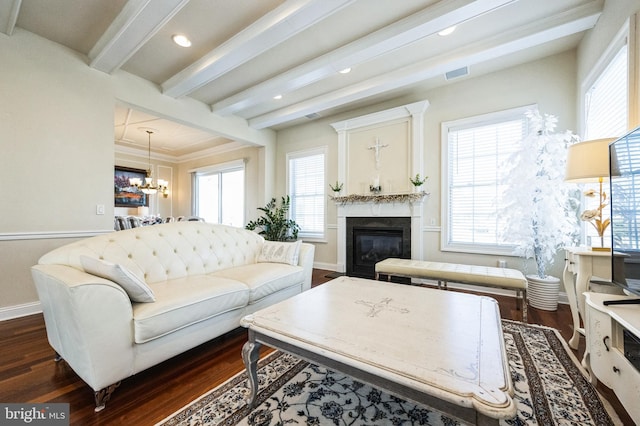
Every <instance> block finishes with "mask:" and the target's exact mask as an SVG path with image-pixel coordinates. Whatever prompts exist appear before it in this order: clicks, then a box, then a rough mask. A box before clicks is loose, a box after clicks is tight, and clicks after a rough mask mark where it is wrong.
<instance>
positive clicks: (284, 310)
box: [241, 277, 516, 425]
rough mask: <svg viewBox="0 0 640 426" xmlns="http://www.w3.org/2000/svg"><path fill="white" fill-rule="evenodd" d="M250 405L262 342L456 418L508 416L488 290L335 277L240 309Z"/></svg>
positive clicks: (500, 344) (505, 377)
mask: <svg viewBox="0 0 640 426" xmlns="http://www.w3.org/2000/svg"><path fill="white" fill-rule="evenodd" d="M241 324H242V325H243V326H244V327H246V328H248V329H249V333H248V334H249V341H248V342H247V343H245V345H244V347H243V349H242V357H243V360H244V363H245V366H246V368H247V371H248V372H249V381H250V386H251V395H250V401H249V405H250V406H251V407H253V403H254V400H255V397H256V395H257V388H258V381H257V372H256V367H257V361H258V357H259V348H260V346H261V345H262V344H265V345H268V346H271V347H274V348H277V349H281V350H284V351H286V352H290V353H292V354H295V355H298V356H300V357H302V358H304V359H306V360H308V361H311V362H314V363H318V364H322V365H324V366H326V367H328V368H331V369H335V370H338V371H341V372H342V373H345V374H348V375H351V376H352V377H354V378H356V379H358V380H361V381H363V382H367V383H369V384H371V385H372V386H376V387H379V388H382V389H385V390H386V391H388V392H390V393H392V394H394V395H396V396H398V397H402V398H408V399H411V400H413V401H415V402H418V403H420V404H424V405H427V406H430V407H432V408H435V409H437V410H440V411H442V412H444V413H446V414H448V415H451V416H453V417H457V418H459V419H461V420H463V421H466V422H469V423H476V424H483V425H484V424H498V419H505V418H511V417H513V416H515V413H516V407H515V402H514V401H513V399H512V395H513V387H512V384H511V377H510V374H509V367H508V363H507V356H506V353H505V348H504V340H503V337H502V327H501V323H500V314H499V311H498V304H497V302H496V301H495V300H494V299H491V298H489V297H482V296H475V295H471V294H465V293H456V292H450V291H438V290H435V289H429V288H420V287H414V286H408V285H401V284H392V283H386V282H381V281H373V280H365V279H360V278H349V277H341V278H338V279H335V280H332V281H329V282H328V283H326V284H323V285H321V286H318V287H315V288H313V289H311V290H309V291H306V292H304V293H301V294H299V295H296V296H294V297H292V298H290V299H287V300H285V301H283V302H280V303H277V304H275V305H272V306H270V307H268V308H265V309H262V310H260V311H258V312H256V313H254V314H252V315H248V316H246V317H245V318H243V320H242V321H241Z"/></svg>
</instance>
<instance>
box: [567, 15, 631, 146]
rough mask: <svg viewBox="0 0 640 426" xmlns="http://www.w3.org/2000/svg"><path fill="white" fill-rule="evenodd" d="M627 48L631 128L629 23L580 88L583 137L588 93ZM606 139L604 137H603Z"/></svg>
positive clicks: (628, 110) (585, 129) (629, 99)
mask: <svg viewBox="0 0 640 426" xmlns="http://www.w3.org/2000/svg"><path fill="white" fill-rule="evenodd" d="M624 46H626V47H627V129H628V127H629V121H630V114H631V95H632V93H631V90H629V88H630V87H631V86H632V78H633V77H632V75H631V73H630V72H629V71H630V69H631V67H630V64H631V62H632V56H631V52H630V49H629V21H627V22H626V23H625V25H624V26H623V27H622V29H621V30H620V31H619V32H618V34H617V35H616V37H615V38H614V39H613V41H612V42H611V44H609V46H608V47H607V49H606V50H605V52H604V53H603V54H602V56H601V57H600V59H598V61H597V62H596V64H595V66H594V67H593V69H592V70H591V72H590V73H589V74H588V76H587V78H585V80H584V81H583V82H582V84H581V87H580V103H579V109H580V125H581V131H580V134H581V135H582V136H583V139H584V136H585V135H586V132H587V117H586V102H587V92H589V91H590V90H591V87H592V86H593V85H594V84H595V83H596V82H597V81H598V79H599V78H600V77H601V76H602V74H603V73H604V72H605V70H606V69H607V67H608V66H609V65H610V64H611V62H612V61H613V59H614V58H615V57H616V55H617V54H618V52H619V51H620V49H622V47H624ZM623 134H624V133H622V134H620V135H609V136H612V137H614V136H622V135H623ZM602 137H604V136H602Z"/></svg>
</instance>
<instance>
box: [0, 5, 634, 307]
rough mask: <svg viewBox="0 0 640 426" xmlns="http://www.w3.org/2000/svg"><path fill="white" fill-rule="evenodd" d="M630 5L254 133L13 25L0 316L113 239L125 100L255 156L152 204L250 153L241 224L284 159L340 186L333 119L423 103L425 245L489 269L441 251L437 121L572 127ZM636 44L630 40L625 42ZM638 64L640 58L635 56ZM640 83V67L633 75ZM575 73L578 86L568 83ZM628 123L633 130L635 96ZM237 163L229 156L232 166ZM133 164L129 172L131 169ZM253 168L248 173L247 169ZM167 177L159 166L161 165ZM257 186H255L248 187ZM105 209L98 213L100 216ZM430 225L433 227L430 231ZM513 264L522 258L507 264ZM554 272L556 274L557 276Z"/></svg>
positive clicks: (326, 245) (178, 207) (0, 97)
mask: <svg viewBox="0 0 640 426" xmlns="http://www.w3.org/2000/svg"><path fill="white" fill-rule="evenodd" d="M637 9H638V2H637V0H615V1H612V0H608V1H606V2H605V10H604V13H603V15H602V16H601V18H600V20H599V22H598V24H597V26H596V28H595V29H594V30H592V31H589V32H587V34H586V36H585V38H584V40H583V42H582V43H581V45H580V47H579V49H578V52H577V54H576V52H566V53H562V54H559V55H555V56H552V57H549V58H546V59H543V60H540V61H536V62H533V63H530V64H526V65H522V66H517V67H514V68H511V69H509V70H506V71H502V72H498V73H494V74H491V75H486V76H477V77H473V68H472V69H471V72H472V74H471V76H472V77H471V78H467V79H465V80H461V81H460V82H457V83H453V84H449V85H447V86H445V87H442V88H439V89H435V90H426V89H425V90H417V91H415V92H414V93H412V94H411V95H409V96H406V97H404V98H402V99H397V100H395V101H393V102H387V103H384V104H379V105H376V106H373V107H369V108H363V109H359V110H356V111H351V112H349V113H344V114H340V115H337V116H334V117H328V118H321V119H319V120H317V121H313V122H311V123H309V124H306V125H301V126H297V127H294V128H291V129H287V130H282V131H280V132H278V134H277V144H276V135H275V133H274V132H271V131H257V130H254V129H251V128H249V127H248V126H247V124H246V122H245V121H244V120H241V119H237V118H235V119H234V118H229V119H223V118H221V117H217V116H215V115H213V114H211V112H210V109H209V108H208V106H206V105H203V104H200V103H198V102H196V101H193V100H189V99H179V100H175V99H171V98H169V97H167V96H163V95H162V94H161V93H160V92H159V90H158V88H157V86H156V85H154V84H151V83H149V82H146V81H143V80H140V79H138V78H136V77H134V76H132V75H130V74H127V73H125V72H122V71H118V72H116V73H114V75H107V74H104V73H102V72H99V71H96V70H92V69H91V68H89V67H88V66H87V58H85V57H83V56H82V55H79V54H78V53H77V52H73V51H71V50H69V49H66V48H63V47H61V46H59V45H57V44H55V43H52V42H49V41H47V40H44V39H41V38H39V37H37V36H35V35H32V34H30V33H28V32H26V31H23V30H21V29H19V28H17V29H16V31H15V32H14V34H13V35H12V36H10V37H8V36H4V35H0V63H1V64H2V66H1V67H0V152H1V153H2V155H0V197H1V198H0V199H1V200H2V202H0V218H1V219H0V270H1V271H2V272H3V273H2V276H1V277H0V319H2V318H6V317H11V316H16V315H20V314H23V313H28V311H29V310H30V309H31V310H32V309H33V308H32V307H33V306H36V307H37V297H36V294H35V290H34V287H33V283H32V281H31V277H30V273H29V267H30V266H31V265H33V264H34V263H36V262H37V259H38V258H39V257H40V256H41V255H42V254H43V253H45V252H47V251H49V250H51V249H52V248H54V247H57V246H59V245H62V244H65V243H67V242H71V241H74V240H76V239H78V238H82V237H84V236H87V235H92V234H96V233H100V232H110V230H111V229H112V226H113V219H112V217H113V214H114V208H113V189H112V176H113V166H114V163H115V162H116V158H117V161H118V162H120V161H122V165H127V164H131V165H133V166H134V167H135V165H137V164H139V162H140V161H141V159H140V158H137V159H136V158H132V157H126V156H120V155H118V156H115V154H114V144H113V136H114V135H113V109H114V105H115V103H116V102H122V103H125V104H127V105H131V106H133V107H135V108H139V109H141V110H143V111H148V112H151V113H155V114H157V115H159V116H162V117H165V118H170V119H174V120H176V121H180V122H183V123H185V124H188V125H196V126H197V127H199V128H202V129H210V130H212V131H217V132H220V133H221V134H223V135H226V136H228V137H230V138H232V139H237V140H241V141H247V142H250V143H253V144H254V145H256V146H258V147H261V148H251V149H247V150H243V151H244V152H237V153H233V154H231V153H229V154H225V155H222V156H220V157H219V156H215V158H214V157H212V158H205V159H202V160H199V161H197V162H195V161H194V162H186V163H183V164H175V163H174V164H165V163H163V162H162V161H160V162H154V166H167V167H171V171H172V173H173V181H172V197H171V200H170V201H168V202H169V206H167V205H164V204H162V205H159V207H158V209H159V211H160V213H161V214H163V215H165V214H166V213H165V211H166V210H165V209H167V208H168V209H169V211H171V212H172V213H173V215H175V216H177V215H181V214H189V206H190V180H189V178H188V172H187V170H189V169H191V168H195V167H197V165H200V164H205V163H206V164H215V163H219V162H224V161H229V160H230V159H234V158H238V157H237V156H242V157H244V156H246V157H247V158H249V161H248V169H247V170H248V171H247V173H248V181H251V182H253V183H252V184H251V185H248V193H247V215H248V216H249V217H248V218H247V219H250V218H251V214H252V213H253V214H256V212H255V208H256V207H257V206H260V205H263V204H264V203H265V202H266V201H267V200H268V199H269V198H271V197H272V196H276V197H277V196H280V195H284V193H285V170H286V169H285V157H286V153H287V152H292V151H297V150H301V149H306V148H312V147H318V146H327V147H328V151H327V152H328V158H327V175H326V176H327V182H328V183H329V182H335V180H336V178H337V174H338V171H337V161H338V158H337V148H336V143H337V135H336V133H335V131H334V130H333V129H332V128H331V126H330V125H329V124H330V123H331V122H335V121H339V120H344V119H347V118H351V117H355V116H360V115H364V114H368V113H371V112H376V111H380V110H384V109H388V108H392V107H395V106H398V105H403V104H407V103H410V102H414V101H416V100H423V99H427V100H429V101H430V102H431V106H430V107H429V109H428V110H427V112H426V113H425V138H424V141H423V143H424V158H423V161H424V166H425V173H426V174H427V175H429V176H430V178H429V180H428V181H427V184H426V187H425V189H426V190H427V191H430V192H431V196H430V197H429V198H428V200H427V201H426V202H425V205H424V209H425V210H424V215H425V222H426V223H425V224H423V225H424V226H423V231H424V232H423V238H424V243H425V248H426V250H425V253H426V257H427V258H432V259H441V260H451V261H453V260H455V261H461V262H468V263H478V264H487V265H493V264H495V261H496V258H495V257H492V256H477V255H465V254H455V253H444V252H441V251H440V250H439V247H440V243H439V241H440V232H439V229H438V226H439V224H440V210H441V209H440V196H441V194H440V190H439V188H440V177H439V174H440V123H441V122H442V121H448V120H454V119H457V118H463V117H467V116H470V115H475V114H482V113H486V112H490V111H497V110H502V109H505V108H511V107H515V106H521V105H526V104H529V103H538V105H539V107H540V109H541V110H542V111H544V112H547V113H552V114H556V115H558V116H559V117H560V123H559V128H561V129H565V128H570V129H576V128H577V126H578V116H577V111H578V106H577V105H578V102H577V99H578V88H579V87H580V84H581V82H582V81H583V80H584V79H585V78H586V76H587V75H588V73H589V72H590V70H591V68H592V67H593V66H594V64H595V63H596V62H597V61H598V59H599V58H600V56H601V55H602V53H603V52H604V51H605V50H606V48H607V46H608V44H609V43H610V41H611V39H612V38H613V37H614V36H615V34H616V33H617V32H618V30H619V28H620V27H621V26H622V24H623V23H624V21H625V20H626V19H627V17H628V16H629V15H631V14H632V13H633V12H636V11H637ZM633 42H634V43H636V45H635V46H636V50H637V39H636V40H633ZM634 60H635V61H636V62H637V61H638V59H637V56H636V58H635V59H634ZM634 72H635V75H636V81H638V74H639V73H640V67H636V70H635V71H634ZM576 76H577V78H576ZM632 102H635V105H637V106H636V108H635V115H634V117H632V120H634V121H635V123H640V119H639V118H640V117H638V115H639V114H638V110H640V98H639V97H638V96H637V91H636V96H635V98H634V99H632ZM232 157H233V158H232ZM134 163H135V164H134ZM249 164H250V166H249ZM161 170H165V171H166V170H167V169H161ZM253 185H255V186H253ZM97 204H103V205H104V206H105V208H106V210H105V215H103V216H102V215H96V205H97ZM326 207H327V217H328V220H327V225H328V229H327V241H326V242H323V243H317V244H316V265H317V266H320V267H326V268H329V269H330V268H331V267H332V265H335V262H336V258H335V256H336V251H337V250H336V242H335V238H336V236H335V235H336V209H335V205H334V203H333V202H331V201H329V200H327V205H326ZM431 219H434V221H435V224H436V225H435V226H431V225H430V223H431ZM508 261H509V266H512V267H518V266H519V264H518V262H519V260H517V259H508ZM559 268H560V266H557V267H556V269H555V270H554V271H553V273H554V274H556V275H558V274H559Z"/></svg>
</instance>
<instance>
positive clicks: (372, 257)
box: [346, 217, 411, 278]
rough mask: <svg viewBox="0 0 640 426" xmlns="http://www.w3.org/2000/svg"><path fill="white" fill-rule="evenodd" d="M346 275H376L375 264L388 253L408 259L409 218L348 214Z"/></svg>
mask: <svg viewBox="0 0 640 426" xmlns="http://www.w3.org/2000/svg"><path fill="white" fill-rule="evenodd" d="M346 227H347V229H346V233H347V235H346V252H347V261H346V267H347V275H348V276H352V277H361V278H374V277H375V264H376V263H377V262H379V261H381V260H384V259H386V258H389V257H396V258H402V259H411V218H409V217H347V219H346Z"/></svg>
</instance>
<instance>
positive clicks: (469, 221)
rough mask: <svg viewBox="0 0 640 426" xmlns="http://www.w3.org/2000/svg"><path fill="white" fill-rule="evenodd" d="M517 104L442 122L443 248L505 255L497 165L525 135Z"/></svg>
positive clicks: (524, 122)
mask: <svg viewBox="0 0 640 426" xmlns="http://www.w3.org/2000/svg"><path fill="white" fill-rule="evenodd" d="M528 109H531V107H523V108H516V109H511V110H507V111H502V112H498V113H492V114H486V115H482V116H477V117H471V118H467V119H462V120H457V121H452V122H446V123H443V124H442V137H443V148H442V152H443V167H442V169H443V183H444V185H443V188H446V190H445V191H443V197H444V200H443V203H442V206H443V210H444V211H443V214H442V217H443V219H444V223H443V225H444V226H443V232H442V249H443V250H450V251H464V252H471V253H495V254H508V253H511V252H512V251H513V244H512V243H511V242H510V241H507V240H505V237H503V236H502V235H501V232H500V231H501V229H502V228H504V225H503V224H501V223H500V220H501V219H500V215H499V214H498V212H499V211H500V210H501V206H502V205H503V204H504V200H502V197H501V194H502V192H503V190H504V179H505V177H504V174H503V173H502V170H503V168H501V165H502V164H503V163H504V162H505V161H506V159H507V158H508V157H509V156H510V155H511V154H512V153H513V152H514V151H515V149H516V148H517V144H518V142H519V141H520V140H522V138H524V137H525V135H526V130H527V119H526V117H525V115H524V113H525V112H526V111H527V110H528Z"/></svg>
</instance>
